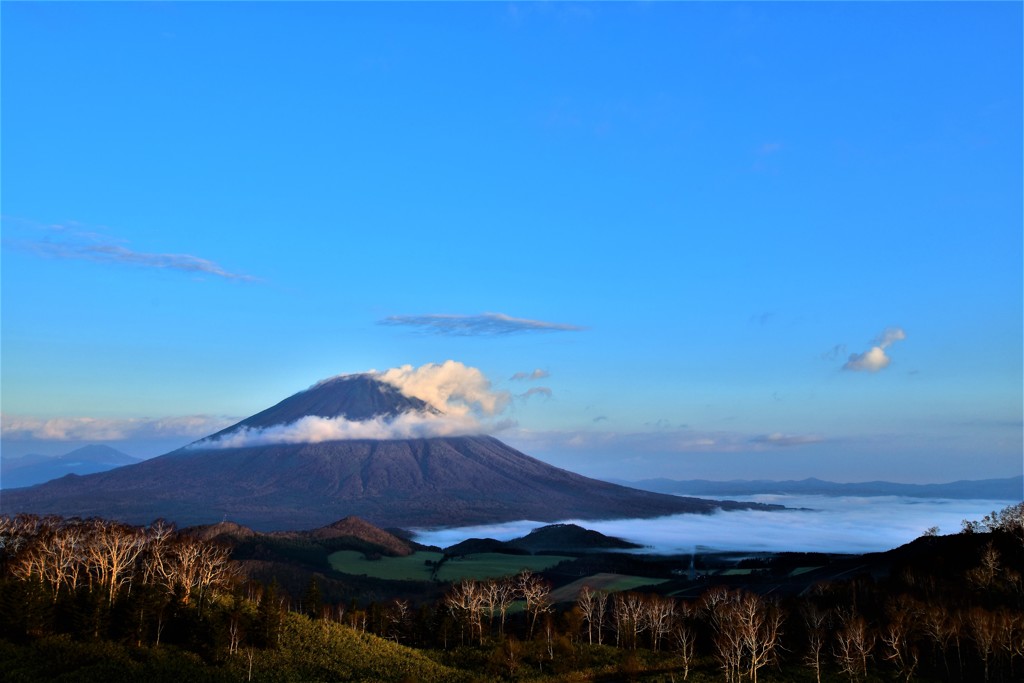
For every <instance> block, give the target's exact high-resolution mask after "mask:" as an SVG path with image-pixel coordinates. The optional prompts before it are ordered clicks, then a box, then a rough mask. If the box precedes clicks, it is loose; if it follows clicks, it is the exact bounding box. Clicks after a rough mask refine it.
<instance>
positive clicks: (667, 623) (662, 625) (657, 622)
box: [642, 595, 676, 652]
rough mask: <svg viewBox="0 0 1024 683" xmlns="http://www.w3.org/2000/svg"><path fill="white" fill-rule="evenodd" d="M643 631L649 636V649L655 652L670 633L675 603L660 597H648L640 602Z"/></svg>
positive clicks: (673, 620) (670, 599)
mask: <svg viewBox="0 0 1024 683" xmlns="http://www.w3.org/2000/svg"><path fill="white" fill-rule="evenodd" d="M642 608H643V617H642V619H643V621H644V629H645V630H646V631H647V632H648V633H650V634H651V649H653V650H654V651H655V652H657V651H658V650H659V649H660V647H661V641H662V640H664V639H665V638H666V637H667V636H668V634H669V633H670V632H671V631H672V625H673V623H674V622H675V614H676V601H675V600H673V599H672V598H669V597H662V596H660V595H648V596H647V597H646V598H645V599H644V600H643V602H642Z"/></svg>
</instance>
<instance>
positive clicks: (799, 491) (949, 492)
mask: <svg viewBox="0 0 1024 683" xmlns="http://www.w3.org/2000/svg"><path fill="white" fill-rule="evenodd" d="M617 483H620V484H623V485H624V486H635V487H637V488H641V489H644V490H645V491H656V492H659V493H672V494H688V495H698V496H752V495H760V494H778V495H787V494H788V495H816V496H907V497H910V498H960V499H965V498H991V499H1000V500H1020V499H1021V496H1022V495H1024V477H1022V476H1017V477H1008V478H1006V479H980V480H977V481H954V482H949V483H946V484H899V483H895V482H887V481H867V482H858V483H850V484H840V483H837V482H833V481H823V480H821V479H813V478H812V479H801V480H799V481H766V480H754V481H744V480H735V481H708V480H706V479H691V480H685V481H681V480H675V479H643V480H641V481H629V482H627V481H619V482H617Z"/></svg>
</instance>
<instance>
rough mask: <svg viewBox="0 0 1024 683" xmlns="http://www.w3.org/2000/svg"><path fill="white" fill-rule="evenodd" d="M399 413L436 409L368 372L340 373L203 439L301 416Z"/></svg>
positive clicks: (365, 416)
mask: <svg viewBox="0 0 1024 683" xmlns="http://www.w3.org/2000/svg"><path fill="white" fill-rule="evenodd" d="M403 413H424V414H428V415H438V414H439V411H438V410H437V409H436V408H434V407H433V406H431V405H430V404H429V403H427V402H426V401H424V400H422V399H419V398H416V397H414V396H406V395H405V394H403V393H402V392H401V391H399V390H398V389H397V388H396V387H394V386H392V385H390V384H388V383H386V382H383V381H381V380H379V379H377V378H376V377H374V376H373V375H371V374H369V373H363V374H358V375H340V376H338V377H331V378H330V379H325V380H322V381H320V382H317V383H316V384H314V385H313V386H311V387H310V388H309V389H306V390H305V391H300V392H299V393H297V394H293V395H291V396H289V397H288V398H286V399H284V400H283V401H281V402H280V403H278V404H276V405H273V406H271V407H270V408H267V409H266V410H263V411H260V412H258V413H256V414H255V415H252V416H251V417H247V418H245V419H244V420H242V421H241V422H238V423H236V424H233V425H231V426H230V427H228V428H227V429H223V430H221V431H219V432H217V433H216V434H212V435H210V436H208V437H206V439H217V438H218V437H221V436H224V435H227V434H230V433H234V432H237V431H239V430H240V429H243V428H249V429H265V428H267V427H275V426H278V425H287V424H290V423H293V422H296V421H298V420H301V419H302V418H304V417H323V418H328V419H333V418H343V419H346V420H349V421H352V422H360V421H364V420H372V419H373V418H393V417H397V416H398V415H401V414H403ZM204 440H205V439H204Z"/></svg>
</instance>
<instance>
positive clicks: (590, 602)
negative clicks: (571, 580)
mask: <svg viewBox="0 0 1024 683" xmlns="http://www.w3.org/2000/svg"><path fill="white" fill-rule="evenodd" d="M576 604H577V605H578V606H579V608H580V613H581V614H583V620H584V621H586V622H587V642H588V643H590V644H591V645H593V643H594V631H595V630H596V631H597V642H598V644H600V643H601V636H602V634H601V630H602V629H601V627H602V625H603V622H604V611H605V609H606V608H607V605H608V593H606V592H604V591H595V590H591V589H590V586H583V588H581V589H580V593H579V595H578V596H577V597H576Z"/></svg>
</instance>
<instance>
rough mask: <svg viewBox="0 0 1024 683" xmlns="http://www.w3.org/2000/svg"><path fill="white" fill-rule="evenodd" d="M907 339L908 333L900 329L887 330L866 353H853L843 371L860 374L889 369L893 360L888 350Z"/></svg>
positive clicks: (891, 328)
mask: <svg viewBox="0 0 1024 683" xmlns="http://www.w3.org/2000/svg"><path fill="white" fill-rule="evenodd" d="M906 338H907V334H906V332H904V331H903V329H902V328H900V327H889V328H886V329H885V330H884V331H883V332H882V334H880V335H878V337H876V338H875V340H874V344H875V345H874V346H872V347H871V348H870V349H868V350H867V351H865V352H864V353H852V354H850V359H849V360H848V361H846V363H845V364H844V365H843V370H853V371H858V372H878V371H879V370H884V369H885V368H887V367H889V363H891V362H892V359H891V358H890V357H889V355H888V354H886V349H888V348H889V347H890V346H892V345H893V344H895V343H896V342H898V341H903V340H904V339H906Z"/></svg>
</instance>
